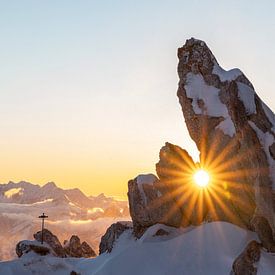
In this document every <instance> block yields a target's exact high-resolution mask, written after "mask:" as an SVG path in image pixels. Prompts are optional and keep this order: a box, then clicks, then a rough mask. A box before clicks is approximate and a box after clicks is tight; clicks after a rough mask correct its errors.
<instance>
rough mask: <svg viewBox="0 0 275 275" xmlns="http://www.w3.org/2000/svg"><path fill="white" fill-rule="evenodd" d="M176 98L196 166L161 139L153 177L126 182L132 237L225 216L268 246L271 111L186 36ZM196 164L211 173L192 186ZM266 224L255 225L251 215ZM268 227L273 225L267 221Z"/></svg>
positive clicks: (274, 205) (274, 167) (274, 165)
mask: <svg viewBox="0 0 275 275" xmlns="http://www.w3.org/2000/svg"><path fill="white" fill-rule="evenodd" d="M178 58H179V64H178V75H179V78H180V81H179V87H178V91H177V95H178V98H179V102H180V105H181V107H182V112H183V115H184V118H185V122H186V125H187V128H188V131H189V134H190V136H191V138H192V139H193V140H194V141H195V143H196V145H197V148H198V150H199V151H200V161H199V163H195V162H194V161H193V160H192V158H191V157H190V156H189V154H188V153H187V152H186V151H185V150H184V149H182V148H180V147H179V146H177V145H173V144H171V143H166V144H165V146H164V147H163V148H162V149H161V150H160V155H159V156H160V160H159V162H158V163H157V164H156V171H157V175H158V177H159V178H157V177H156V176H154V175H152V174H149V175H140V176H138V177H136V178H135V179H133V180H130V181H129V182H128V199H129V205H130V214H131V217H132V219H133V227H134V234H135V236H136V237H140V236H141V235H142V234H143V232H144V231H145V230H146V228H148V227H149V226H151V225H153V224H156V223H163V224H166V225H169V226H175V227H179V226H189V225H198V224H200V223H202V222H203V221H226V222H230V223H233V224H236V225H238V226H241V227H243V228H246V229H250V230H255V231H256V232H258V234H259V237H260V239H261V241H262V242H263V245H264V247H266V248H267V249H268V250H270V251H271V250H272V251H273V249H274V248H273V247H274V240H273V237H272V235H273V234H274V229H275V193H274V189H275V172H274V171H275V140H274V137H275V133H274V129H275V116H274V113H273V112H272V111H271V110H270V109H269V108H268V107H267V106H266V105H265V104H264V103H263V102H262V101H261V99H260V98H259V96H258V95H257V94H256V93H255V91H254V88H253V85H252V84H251V83H250V82H249V80H248V79H247V78H246V76H245V75H244V74H243V73H242V72H241V71H240V70H239V69H232V70H230V71H225V70H223V69H222V68H221V67H220V66H219V64H218V62H217V60H216V58H215V57H214V55H213V54H212V52H211V51H210V49H209V48H208V47H207V45H206V44H205V42H203V41H200V40H196V39H193V38H192V39H189V40H187V41H186V43H185V45H184V46H183V47H182V48H179V49H178ZM196 169H205V170H207V171H208V172H209V173H210V175H211V183H210V185H209V187H208V188H206V189H202V188H197V187H196V186H195V185H194V184H193V179H192V176H193V174H194V172H195V171H196ZM255 217H258V218H260V219H262V221H265V222H264V223H263V224H261V223H258V225H257V222H256V224H255V223H254V222H255V220H254V222H252V221H253V218H255ZM269 225H270V226H269Z"/></svg>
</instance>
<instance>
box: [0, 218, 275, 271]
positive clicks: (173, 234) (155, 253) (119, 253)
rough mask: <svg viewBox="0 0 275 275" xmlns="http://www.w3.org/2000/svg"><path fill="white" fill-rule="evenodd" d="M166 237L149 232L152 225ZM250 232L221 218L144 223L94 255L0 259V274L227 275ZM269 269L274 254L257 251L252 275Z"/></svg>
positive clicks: (273, 264)
mask: <svg viewBox="0 0 275 275" xmlns="http://www.w3.org/2000/svg"><path fill="white" fill-rule="evenodd" d="M160 228H163V229H164V230H166V231H168V232H169V235H168V236H154V235H155V233H156V232H157V230H158V229H160ZM253 239H254V240H257V236H256V234H255V233H253V232H250V231H246V230H244V229H241V228H239V227H237V226H235V225H233V224H229V223H226V222H212V223H207V224H203V225H201V226H197V227H189V228H185V229H175V228H171V227H167V226H164V225H154V226H152V227H150V228H149V229H148V230H147V231H146V232H145V234H144V235H143V236H142V237H141V239H139V240H135V239H134V238H133V236H132V232H131V230H127V231H125V232H124V233H123V234H122V235H121V236H120V238H119V239H118V241H117V242H116V244H115V246H114V249H113V251H112V252H111V253H110V254H108V253H104V254H102V255H100V256H98V257H96V258H94V259H73V258H66V259H61V258H54V257H49V256H37V255H34V254H27V255H26V256H24V257H22V258H20V259H17V260H14V261H10V262H1V263H0V274H5V275H15V274H20V275H29V274H56V275H63V274H64V275H65V274H66V275H68V274H70V272H71V271H73V270H74V271H75V272H78V273H80V274H81V275H85V274H94V275H108V274H115V275H116V274H117V275H122V274H131V275H141V274H142V275H147V274H148V275H154V274H157V275H164V274H165V275H173V274H175V275H178V274H186V275H190V274H195V275H197V274H209V275H215V274H217V275H223V274H226V275H228V274H230V271H231V266H232V263H233V261H234V259H235V258H236V257H237V256H238V255H239V254H240V253H241V252H242V250H243V249H244V247H245V246H246V245H247V243H248V242H249V241H250V240H253ZM274 272H275V255H274V254H270V253H269V254H268V253H266V252H264V251H262V257H261V259H260V262H259V264H258V274H261V275H263V274H265V275H271V274H274Z"/></svg>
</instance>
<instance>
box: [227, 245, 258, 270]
mask: <svg viewBox="0 0 275 275" xmlns="http://www.w3.org/2000/svg"><path fill="white" fill-rule="evenodd" d="M260 257H261V245H260V244H259V243H258V242H256V241H251V242H250V243H249V244H248V245H247V246H246V248H245V249H244V251H243V252H242V253H241V254H240V255H239V256H238V257H237V258H236V260H235V261H234V263H233V265H232V273H233V274H234V275H256V274H257V267H256V266H255V264H256V263H257V262H259V260H260Z"/></svg>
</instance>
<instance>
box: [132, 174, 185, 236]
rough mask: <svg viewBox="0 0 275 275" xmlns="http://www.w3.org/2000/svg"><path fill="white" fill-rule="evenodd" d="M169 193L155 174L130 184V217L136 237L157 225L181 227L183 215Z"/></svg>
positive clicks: (139, 177)
mask: <svg viewBox="0 0 275 275" xmlns="http://www.w3.org/2000/svg"><path fill="white" fill-rule="evenodd" d="M168 192H169V190H168V189H167V188H165V186H164V185H163V183H162V182H160V181H159V179H158V178H157V177H156V176H155V175H153V174H146V175H139V176H137V177H136V178H135V179H133V180H130V181H129V182H128V200H129V208H130V215H131V217H132V220H133V228H134V234H135V236H136V237H138V238H139V237H140V236H141V235H142V234H143V233H144V231H145V230H146V229H147V228H148V227H149V226H151V225H154V224H156V223H163V224H166V225H170V226H175V227H179V226H180V225H181V223H182V213H181V211H180V208H179V206H178V205H177V204H176V203H175V201H174V200H173V197H171V195H170V194H169V193H168Z"/></svg>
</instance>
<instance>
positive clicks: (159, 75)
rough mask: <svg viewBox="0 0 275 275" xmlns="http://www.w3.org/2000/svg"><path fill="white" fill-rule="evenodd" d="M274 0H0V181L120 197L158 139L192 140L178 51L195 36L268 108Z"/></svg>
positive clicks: (274, 51)
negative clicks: (181, 99)
mask: <svg viewBox="0 0 275 275" xmlns="http://www.w3.org/2000/svg"><path fill="white" fill-rule="evenodd" d="M274 10H275V2H274V1H175V0H171V1H115V0H114V1H69V0H66V1H51V0H48V1H37V0H36V1H27V0H26V1H25V0H21V1H0V36H1V44H0V62H1V67H0V104H1V108H0V127H1V129H2V133H1V141H0V150H1V155H2V157H1V160H0V165H1V167H2V169H3V173H1V174H2V175H1V177H0V182H4V181H8V180H14V181H17V180H20V179H24V180H30V181H33V182H36V183H39V184H42V183H45V182H47V181H50V180H53V181H56V183H57V184H59V185H61V186H63V187H75V186H78V187H80V188H81V189H83V190H84V191H86V192H88V193H99V192H100V190H102V191H104V192H106V193H107V194H115V195H119V196H120V195H121V196H124V195H125V192H126V189H127V180H128V179H129V178H132V177H134V176H136V174H137V173H144V172H154V164H155V163H156V162H157V160H158V152H159V149H160V147H161V146H162V145H163V144H164V142H165V141H170V142H172V143H176V144H178V145H180V146H182V147H185V148H187V149H188V150H189V151H190V152H191V154H192V155H193V156H196V154H197V153H196V149H195V146H194V144H193V143H192V141H191V140H190V138H189V136H188V133H187V131H186V128H185V125H184V119H183V116H182V113H181V110H180V106H179V104H178V99H177V97H176V90H177V82H178V77H177V73H176V66H177V57H176V52H177V48H178V47H180V46H181V45H183V44H184V42H185V40H186V39H187V38H190V37H191V36H193V37H196V38H199V39H202V40H205V41H206V43H207V44H208V46H209V47H210V48H211V50H212V51H213V53H214V54H215V56H216V58H217V60H218V61H219V63H220V64H221V65H222V66H223V67H224V68H225V69H230V68H233V67H239V68H240V69H241V70H242V71H243V72H244V73H245V74H246V75H247V77H248V78H249V79H250V80H251V82H252V83H253V85H254V87H255V89H256V91H257V93H258V95H259V96H260V97H261V98H263V99H264V100H265V102H266V103H267V104H268V105H269V106H270V107H271V108H272V109H273V110H274V108H275V99H274V96H272V91H273V89H274V87H275V78H274V64H275V47H274V44H275V17H274Z"/></svg>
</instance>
